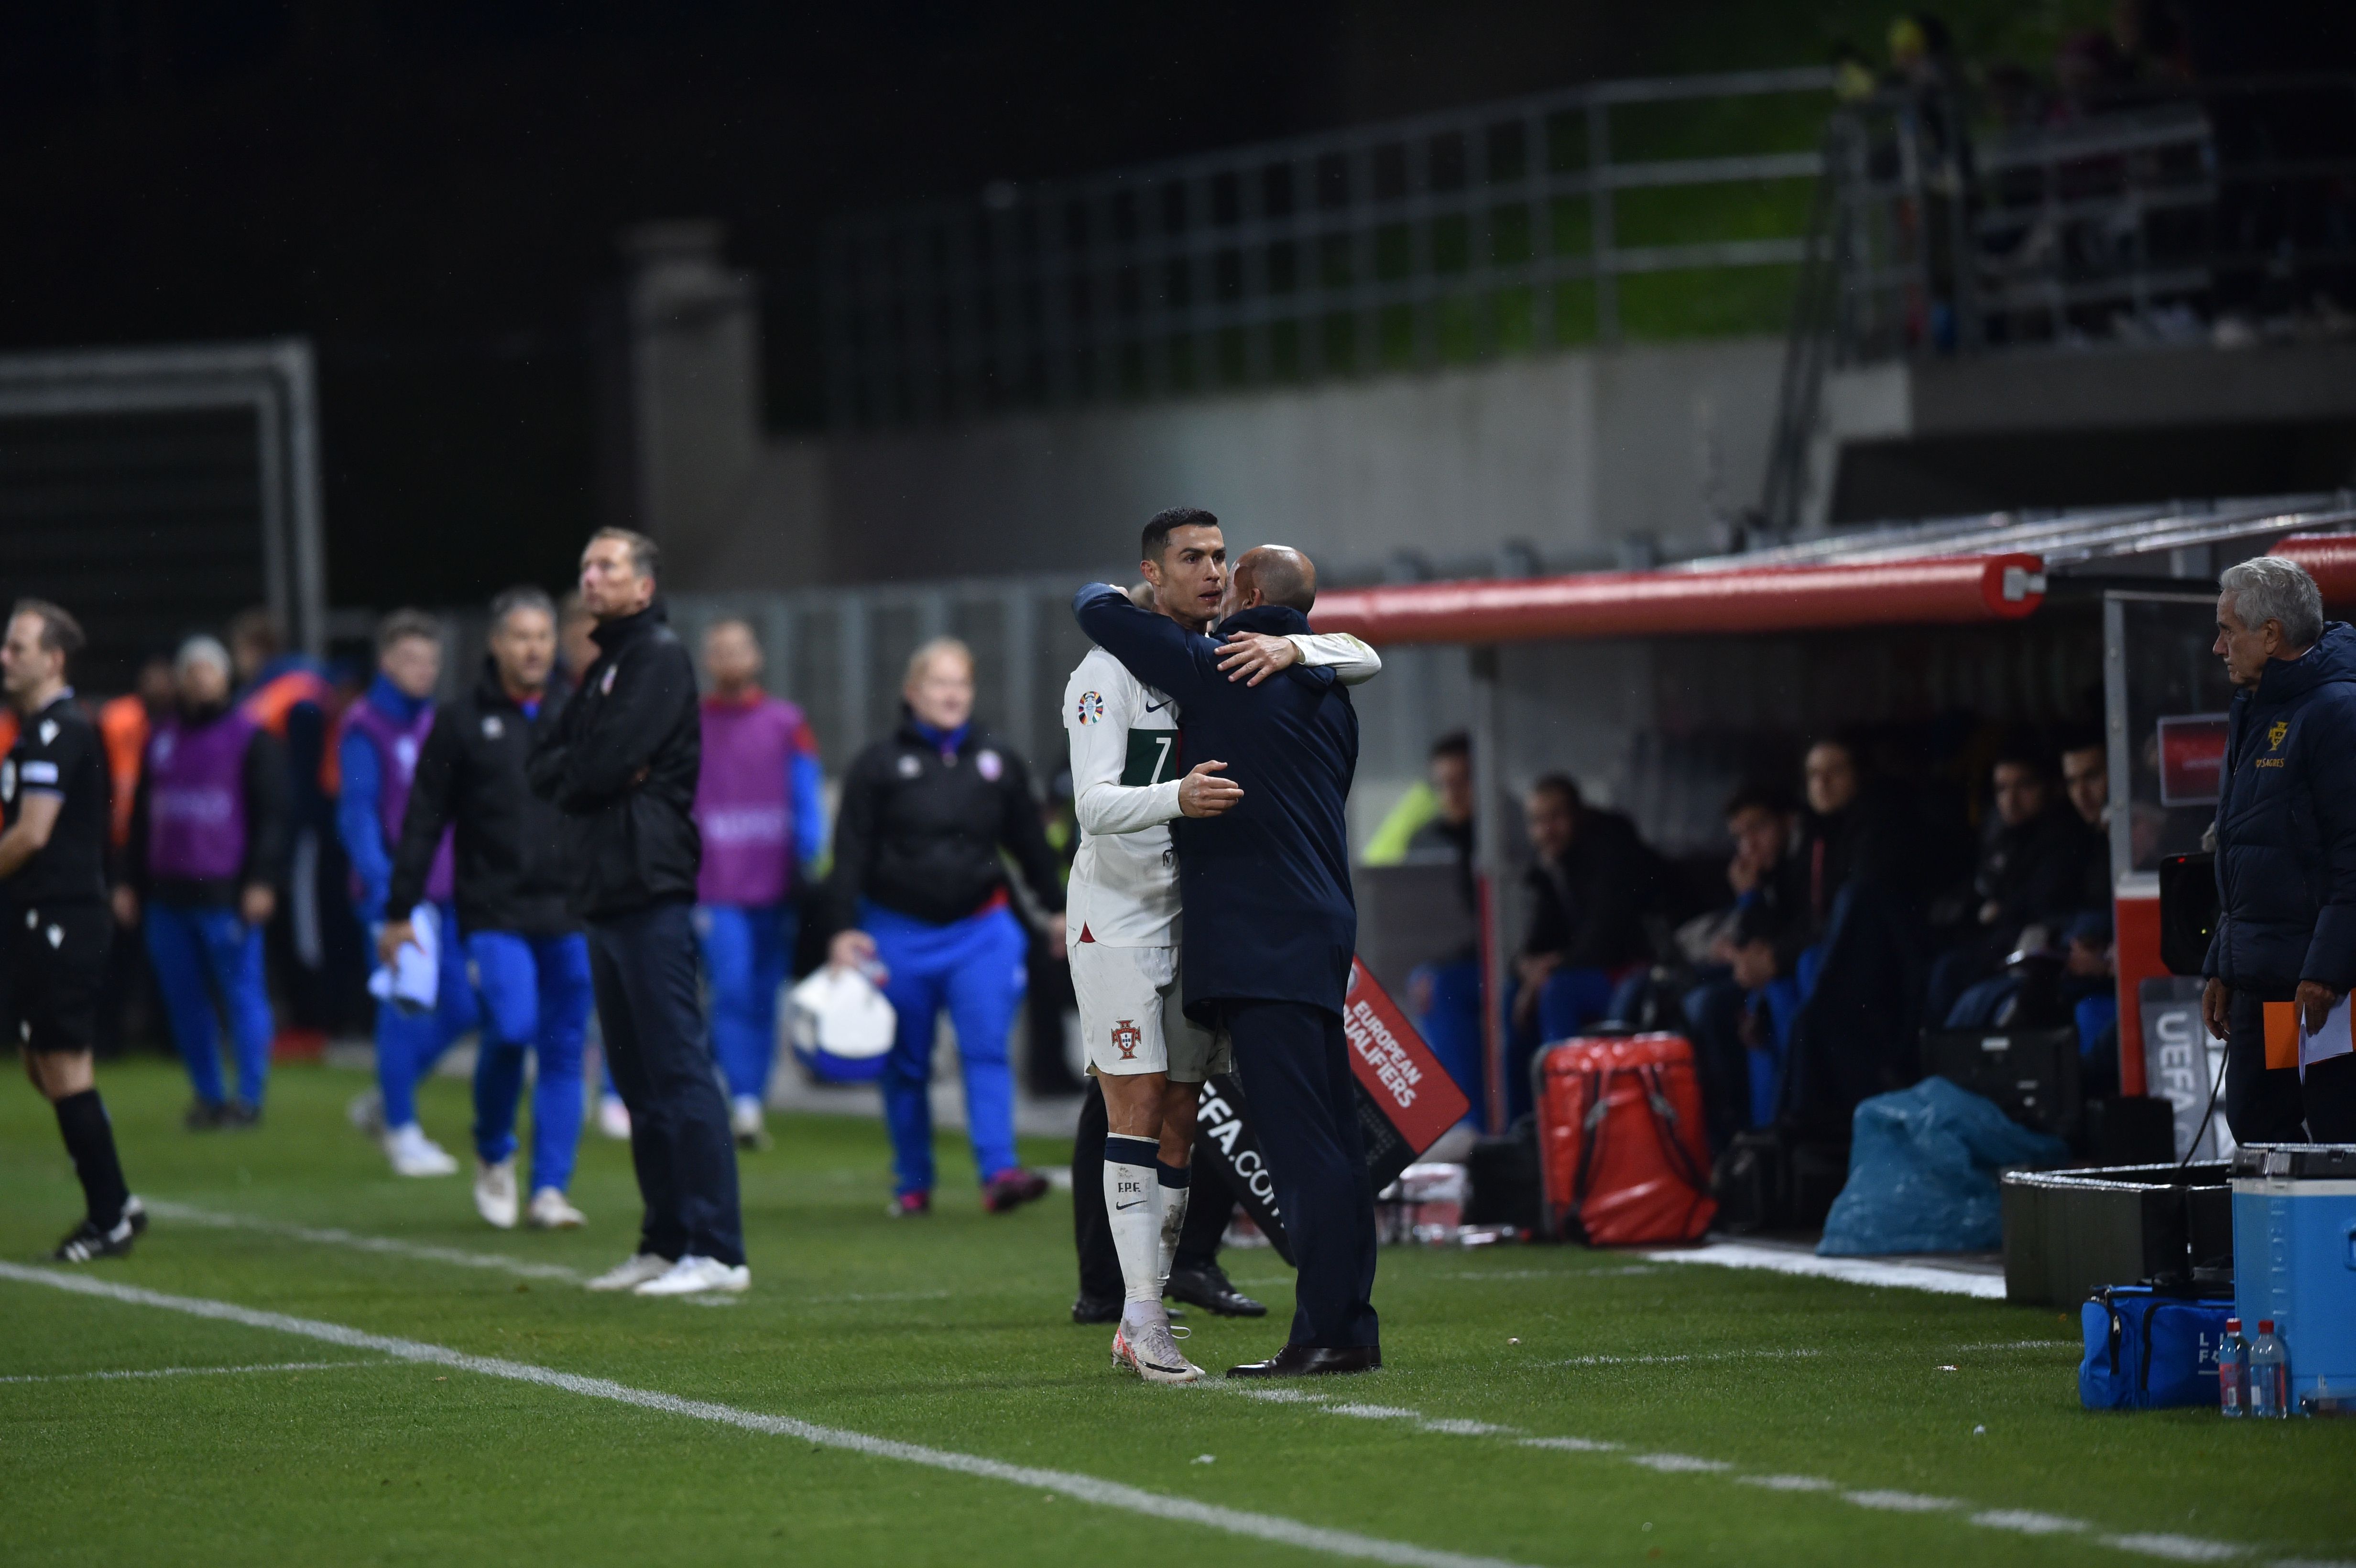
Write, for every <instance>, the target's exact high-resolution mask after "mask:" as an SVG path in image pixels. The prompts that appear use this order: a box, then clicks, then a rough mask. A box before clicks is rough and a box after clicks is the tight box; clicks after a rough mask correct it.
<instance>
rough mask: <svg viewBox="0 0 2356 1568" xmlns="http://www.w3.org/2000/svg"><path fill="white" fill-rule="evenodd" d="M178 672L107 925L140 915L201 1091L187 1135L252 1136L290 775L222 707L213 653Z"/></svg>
mask: <svg viewBox="0 0 2356 1568" xmlns="http://www.w3.org/2000/svg"><path fill="white" fill-rule="evenodd" d="M172 673H173V680H174V683H175V685H176V686H177V688H178V697H177V702H176V704H175V706H174V709H173V711H172V714H171V716H170V717H169V718H167V719H166V720H164V722H163V723H162V724H160V725H158V726H157V727H156V731H155V736H154V738H152V739H151V740H150V741H148V742H147V767H146V771H145V773H143V774H142V775H141V777H140V780H139V794H138V796H137V797H136V799H135V800H134V804H133V805H132V808H131V841H130V843H129V845H128V846H127V847H126V848H125V850H124V871H125V873H126V874H125V877H124V880H123V885H122V886H120V887H118V888H117V889H116V890H115V893H114V913H115V919H116V920H117V921H119V922H120V923H122V924H123V926H125V927H126V928H127V927H130V926H134V925H136V924H138V923H139V908H140V904H141V902H142V901H145V903H146V906H147V921H146V930H147V955H148V957H149V958H150V959H151V960H153V961H154V963H155V982H156V985H157V987H159V988H160V989H161V990H162V991H163V993H164V1010H165V1013H166V1016H167V1017H168V1018H169V1019H170V1020H171V1025H172V1040H173V1042H174V1043H175V1044H176V1045H177V1046H178V1047H179V1051H180V1058H181V1060H182V1061H184V1062H186V1063H187V1069H188V1082H189V1083H190V1085H191V1086H192V1087H193V1088H194V1089H195V1090H196V1095H197V1099H196V1104H193V1105H191V1106H190V1107H189V1108H188V1115H187V1125H188V1127H189V1129H190V1130H191V1131H194V1132H205V1131H209V1130H211V1129H214V1128H218V1127H230V1128H235V1127H248V1126H252V1125H253V1124H254V1123H255V1122H257V1121H259V1120H260V1119H261V1116H262V1090H263V1088H264V1086H265V1084H266V1083H267V1082H268V1079H269V1073H270V1038H271V1032H272V1031H271V1021H270V997H269V992H268V989H267V987H266V986H265V985H264V983H263V980H262V927H263V926H265V925H268V924H269V923H270V915H271V912H272V911H273V910H274V909H276V908H277V907H278V891H277V890H278V887H279V884H280V883H281V882H283V881H284V880H285V876H286V848H287V838H288V833H287V829H288V821H287V784H286V762H285V757H284V752H282V751H281V750H280V748H279V744H278V741H277V740H276V738H275V737H273V735H272V734H271V733H270V731H267V730H264V729H263V728H262V726H261V725H260V724H259V723H257V722H256V721H255V720H254V719H253V718H252V716H251V715H250V714H248V713H247V712H246V711H245V710H244V709H234V708H231V707H230V701H229V698H230V658H229V650H228V649H227V648H225V647H223V646H221V645H220V643H219V642H217V641H216V640H214V639H213V638H211V637H203V636H198V637H190V638H189V639H188V640H187V642H185V643H183V644H181V645H180V652H179V656H178V657H177V658H176V659H175V660H174V661H173V666H172ZM216 1003H218V1004H219V1006H220V1011H221V1012H222V1013H223V1014H224V1015H225V1016H226V1017H227V1018H228V1019H229V1029H230V1041H231V1043H232V1045H233V1046H234V1048H235V1051H236V1055H237V1093H236V1095H235V1096H234V1097H232V1096H230V1093H228V1092H227V1090H226V1089H225V1088H224V1087H223V1085H222V1083H221V1071H220V1031H219V1029H218V1028H217V1026H216V1025H215V1023H214V1021H213V1009H214V1007H215V1004H216Z"/></svg>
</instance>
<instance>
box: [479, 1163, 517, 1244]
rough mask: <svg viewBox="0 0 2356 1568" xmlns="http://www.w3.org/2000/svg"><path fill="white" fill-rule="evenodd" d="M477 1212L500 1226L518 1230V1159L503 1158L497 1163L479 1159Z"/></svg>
mask: <svg viewBox="0 0 2356 1568" xmlns="http://www.w3.org/2000/svg"><path fill="white" fill-rule="evenodd" d="M475 1212H476V1213H477V1214H480V1215H481V1216H482V1217H483V1219H484V1221H486V1222H487V1223H488V1224H490V1225H492V1226H493V1227H495V1228H496V1229H498V1230H501V1231H512V1230H514V1229H515V1222H516V1179H515V1161H514V1160H512V1159H503V1160H501V1161H499V1163H498V1164H497V1165H492V1164H491V1163H489V1162H488V1161H487V1160H480V1159H478V1160H477V1161H476V1162H475Z"/></svg>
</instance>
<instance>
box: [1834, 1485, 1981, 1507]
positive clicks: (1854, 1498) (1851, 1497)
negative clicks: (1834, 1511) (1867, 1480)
mask: <svg viewBox="0 0 2356 1568" xmlns="http://www.w3.org/2000/svg"><path fill="white" fill-rule="evenodd" d="M1841 1501H1843V1502H1845V1503H1855V1504H1856V1505H1857V1506H1858V1507H1859V1508H1878V1509H1886V1510H1887V1511H1889V1512H1890V1513H1938V1512H1940V1511H1942V1510H1943V1509H1951V1508H1961V1507H1963V1506H1964V1505H1963V1504H1961V1503H1959V1502H1957V1501H1956V1500H1955V1499H1953V1498H1926V1497H1924V1496H1923V1495H1922V1493H1920V1492H1893V1491H1887V1490H1872V1491H1863V1492H1843V1493H1842V1494H1841Z"/></svg>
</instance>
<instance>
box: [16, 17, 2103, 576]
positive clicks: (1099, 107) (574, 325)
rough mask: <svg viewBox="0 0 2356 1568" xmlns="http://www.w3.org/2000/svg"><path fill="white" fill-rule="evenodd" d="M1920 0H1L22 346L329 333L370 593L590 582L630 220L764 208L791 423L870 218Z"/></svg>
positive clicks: (1714, 51) (1787, 58) (1774, 58)
mask: <svg viewBox="0 0 2356 1568" xmlns="http://www.w3.org/2000/svg"><path fill="white" fill-rule="evenodd" d="M2030 8H2031V7H2019V9H2022V10H2027V9H2030ZM2080 8H2083V7H2080ZM1890 9H1894V7H1892V6H1890V5H1884V4H1874V3H1870V0H1776V3H1772V4H1769V3H1754V4H1733V3H1730V0H1653V3H1652V4H1648V5H1641V6H1639V5H1624V4H1601V3H1568V4H1567V3H1563V0H1556V3H1553V4H1547V3H1543V0H1457V3H1452V4H1451V3H1443V0H1311V3H1307V4H1296V5H1283V4H1276V5H1270V4H1268V3H1266V0H1183V3H1172V0H1148V3H1144V4H1130V5H1102V4H1100V3H1098V4H1081V3H1078V0H1054V3H1050V4H1038V5H1019V6H1018V5H999V6H991V5H979V4H946V3H929V4H928V3H923V0H871V3H870V4H867V5H859V6H829V7H793V6H783V5H759V4H753V3H750V0H745V3H738V4H725V3H705V4H692V3H687V0H672V3H669V4H661V3H656V0H603V3H600V0H474V3H460V0H409V3H406V4H402V5H391V4H384V3H372V0H324V3H320V4H314V5H301V6H296V5H288V4H284V3H283V0H208V3H207V4H205V5H201V6H181V5H171V4H169V3H168V0H50V3H48V4H46V5H30V4H19V5H0V146H5V157H0V232H5V234H6V235H7V236H8V240H7V242H6V243H5V245H0V351H5V350H11V349H20V348H27V347H70V346H82V345H97V344H112V343H138V342H188V341H203V340H219V339H227V338H239V337H252V336H269V335H278V334H287V333H301V334H305V335H307V336H310V337H311V338H312V339H313V340H314V341H315V343H316V345H317V347H318V349H319V352H320V355H321V359H322V364H323V370H324V381H323V400H324V418H325V424H326V430H325V434H326V448H327V467H328V493H327V515H328V519H329V529H330V539H329V558H330V566H331V572H332V584H331V589H332V596H333V598H334V600H335V601H336V602H337V603H356V604H379V605H382V604H388V603H396V602H399V601H402V600H404V599H418V600H424V601H427V602H433V603H448V602H452V601H455V600H459V599H466V598H472V597H475V596H477V595H479V594H481V593H484V592H488V591H490V590H492V589H494V588H496V587H498V586H499V585H501V584H503V583H505V582H508V581H513V580H515V579H517V578H519V577H525V576H537V577H541V578H542V579H544V580H545V579H549V578H552V577H562V575H563V574H564V573H565V571H566V568H567V563H568V562H569V560H570V557H571V553H572V550H573V548H574V544H575V541H577V539H579V537H580V535H581V534H582V533H583V532H584V530H585V529H586V528H588V527H589V526H591V523H592V521H593V518H594V511H595V508H594V497H593V492H592V475H593V474H594V468H595V463H594V452H593V450H592V444H593V431H594V413H593V411H594V392H593V376H592V367H591V355H590V350H589V347H588V344H589V337H590V335H589V330H588V324H589V322H590V319H591V315H592V302H593V300H594V297H595V295H596V293H597V291H598V290H599V289H600V287H601V286H604V285H605V284H606V283H609V282H610V281H611V279H612V278H613V276H614V272H615V251H614V237H615V235H616V232H617V231H618V230H619V229H622V228H624V227H625V226H626V225H628V224H630V223H633V222H637V221H639V220H643V219H652V218H671V217H706V216H710V217H718V218H720V219H724V220H725V221H726V222H727V224H728V225H729V228H730V232H731V236H732V239H731V254H732V257H733V259H734V261H736V262H738V263H739V264H741V265H744V266H746V267H748V268H750V269H752V270H753V271H755V272H757V273H758V274H759V276H760V278H761V280H762V286H763V293H764V309H765V314H766V322H767V336H768V346H769V366H768V375H767V382H768V391H769V417H770V421H771V423H772V424H774V425H777V426H781V427H787V426H793V425H797V424H808V423H809V422H812V421H814V419H815V417H816V413H817V409H816V395H815V389H816V386H817V380H818V379H817V376H816V366H815V364H814V363H813V357H814V355H815V351H816V336H815V325H816V322H815V314H816V313H815V301H814V299H813V297H812V293H811V284H810V262H811V259H812V257H813V256H814V254H815V251H816V242H817V235H818V225H819V222H820V221H821V220H822V219H825V218H826V217H828V216H830V215H831V214H834V213H838V212H842V211H846V210H851V209H855V208H862V207H869V206H874V205H878V204H882V203H887V202H891V201H894V200H898V199H902V198H905V197H930V196H941V195H950V194H957V193H961V192H969V191H973V190H977V189H979V188H980V186H981V185H983V184H984V183H986V182H987V181H990V180H991V179H997V178H1014V179H1025V178H1035V177H1042V176H1055V175H1060V174H1070V173H1076V172H1080V171H1083V170H1087V169H1093V168H1101V167H1106V166H1108V165H1118V164H1121V163H1126V162H1131V161H1135V160H1139V159H1143V158H1150V157H1157V156H1163V155H1172V154H1177V153H1183V152H1189V151H1196V150H1202V149H1205V148H1210V147H1215V146H1222V145H1227V144H1236V143H1239V142H1246V141H1251V140H1255V139H1258V138H1262V137H1267V136H1272V135H1281V134H1285V133H1290V132H1295V131H1301V130H1307V129H1312V128H1316V127H1321V126H1326V125H1332V124H1335V123H1344V122H1349V121H1356V120H1364V119H1369V118H1377V117H1382V116H1387V115H1392V114H1397V113H1401V112H1408V111H1412V110H1417V109H1423V108H1430V107H1435V106H1439V105H1441V104H1447V103H1457V102H1464V101H1472V100H1477V99H1481V98H1486V97H1494V96H1500V95H1504V94H1508V93H1515V92H1523V91H1534V90H1537V89H1541V88H1547V87H1554V86H1560V85H1564V84H1567V83H1570V82H1576V81H1580V80H1590V79H1593V78H1596V77H1603V76H1613V75H1622V74H1634V73H1637V72H1650V71H1655V70H1671V69H1676V70H1683V69H1720V68H1725V67H1730V66H1742V65H1751V64H1793V63H1803V62H1808V61H1814V60H1819V59H1823V58H1824V53H1825V48H1826V44H1827V43H1828V42H1829V41H1830V39H1831V37H1834V36H1836V34H1837V32H1840V31H1847V32H1848V33H1850V34H1852V35H1854V36H1858V37H1861V38H1864V39H1871V38H1873V37H1875V36H1876V35H1877V33H1878V30H1879V21H1880V19H1881V18H1883V17H1885V16H1886V15H1887V13H1888V11H1889V10H1890ZM2003 9H2006V8H2003V7H1998V8H1997V10H1999V11H2001V10H2003ZM1962 30H1963V29H1960V28H1959V31H1962Z"/></svg>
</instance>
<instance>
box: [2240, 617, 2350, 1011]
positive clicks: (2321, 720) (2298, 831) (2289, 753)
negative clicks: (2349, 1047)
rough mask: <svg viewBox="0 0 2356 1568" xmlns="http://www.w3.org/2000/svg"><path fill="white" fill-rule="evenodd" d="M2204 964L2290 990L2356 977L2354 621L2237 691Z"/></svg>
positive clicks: (2274, 990)
mask: <svg viewBox="0 0 2356 1568" xmlns="http://www.w3.org/2000/svg"><path fill="white" fill-rule="evenodd" d="M2225 737H2226V738H2225V760H2224V765H2223V767H2222V770H2221V771H2220V782H2219V785H2218V793H2217V930H2216V933H2215V934H2213V935H2212V936H2211V938H2210V939H2209V959H2208V962H2207V963H2206V964H2205V965H2202V973H2204V974H2206V975H2208V976H2211V977H2213V978H2215V979H2220V980H2222V981H2224V982H2225V984H2226V985H2228V986H2231V987H2233V988H2234V989H2236V990H2241V989H2248V990H2252V991H2255V992H2257V993H2259V994H2260V995H2262V996H2263V997H2266V998H2268V999H2272V1000H2287V999H2288V998H2289V997H2290V995H2291V993H2292V992H2293V991H2295V990H2297V988H2298V983H2299V982H2300V981H2302V980H2313V981H2316V982H2318V983H2319V984H2320V985H2324V986H2328V987H2330V988H2331V989H2333V990H2335V991H2345V990H2348V989H2349V988H2350V987H2351V986H2356V631H2351V629H2350V628H2349V626H2348V625H2347V624H2346V623H2344V622H2340V621H2333V622H2330V623H2329V624H2327V625H2326V626H2325V627H2324V628H2323V635H2322V636H2321V637H2319V638H2318V639H2317V640H2316V644H2315V646H2313V647H2311V648H2309V649H2308V650H2307V652H2306V653H2305V654H2303V655H2301V656H2299V657H2297V658H2296V659H2275V660H2270V661H2268V663H2267V665H2266V667H2265V674H2263V675H2262V676H2260V677H2259V678H2258V684H2257V685H2256V686H2255V687H2254V688H2248V687H2245V688H2243V689H2241V690H2239V691H2237V692H2235V693H2234V694H2233V708H2232V710H2231V713H2230V716H2229V718H2228V720H2227V724H2226V731H2225Z"/></svg>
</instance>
